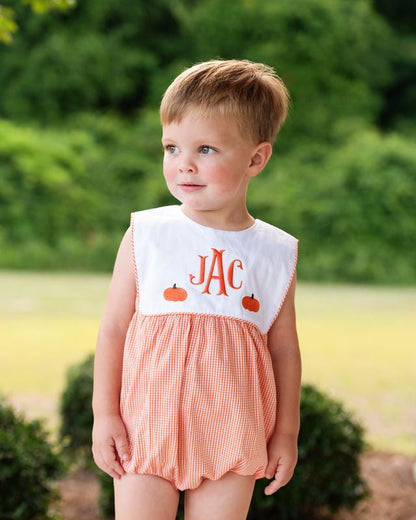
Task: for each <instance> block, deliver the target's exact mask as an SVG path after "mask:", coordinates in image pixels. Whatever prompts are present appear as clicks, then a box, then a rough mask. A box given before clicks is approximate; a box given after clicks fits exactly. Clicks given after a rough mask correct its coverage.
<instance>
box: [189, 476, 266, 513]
mask: <svg viewBox="0 0 416 520" xmlns="http://www.w3.org/2000/svg"><path fill="white" fill-rule="evenodd" d="M255 483H256V480H255V478H254V476H242V475H237V473H234V472H232V471H230V472H228V473H226V474H225V475H224V476H223V477H222V478H220V479H218V480H208V479H206V480H204V481H203V482H202V484H201V485H200V486H199V487H198V488H196V489H187V490H186V491H185V520H245V519H246V518H247V513H248V510H249V507H250V502H251V498H252V496H253V491H254V484H255Z"/></svg>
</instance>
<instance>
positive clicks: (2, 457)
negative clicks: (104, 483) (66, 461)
mask: <svg viewBox="0 0 416 520" xmlns="http://www.w3.org/2000/svg"><path fill="white" fill-rule="evenodd" d="M62 470H63V466H62V463H61V462H60V459H59V457H58V456H57V454H56V453H55V452H54V450H53V447H52V445H51V444H50V443H49V441H48V438H47V433H46V431H45V430H44V428H43V426H42V423H41V422H40V421H28V420H26V419H25V418H24V417H23V416H21V415H19V414H17V413H16V412H15V411H14V409H13V408H12V407H11V406H10V405H8V404H7V403H6V402H5V400H4V399H3V398H0V489H1V499H0V518H1V519H2V520H9V519H10V520H11V519H13V520H46V519H48V518H53V517H52V516H51V514H50V513H49V512H48V509H49V506H50V504H51V501H52V500H53V499H54V498H56V497H57V493H56V491H55V490H54V488H53V485H52V481H53V480H54V479H55V478H57V477H58V476H59V475H60V474H61V472H62Z"/></svg>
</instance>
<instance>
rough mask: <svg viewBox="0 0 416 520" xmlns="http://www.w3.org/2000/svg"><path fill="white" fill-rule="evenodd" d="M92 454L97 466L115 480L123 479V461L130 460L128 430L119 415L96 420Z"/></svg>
mask: <svg viewBox="0 0 416 520" xmlns="http://www.w3.org/2000/svg"><path fill="white" fill-rule="evenodd" d="M92 439H93V443H92V452H93V455H94V461H95V463H96V464H97V466H98V467H99V468H100V469H102V470H103V471H105V473H108V475H110V476H111V477H113V478H121V476H122V475H124V469H123V467H122V465H121V463H120V462H121V461H126V460H128V458H129V445H128V442H127V435H126V429H125V427H124V424H123V421H122V420H121V418H120V416H118V415H111V416H105V417H101V418H98V419H95V420H94V428H93V433H92Z"/></svg>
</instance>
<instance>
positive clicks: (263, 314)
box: [120, 206, 297, 490]
mask: <svg viewBox="0 0 416 520" xmlns="http://www.w3.org/2000/svg"><path fill="white" fill-rule="evenodd" d="M131 229H132V246H133V259H134V264H135V271H136V282H137V298H136V309H135V313H134V315H133V317H132V320H131V323H130V326H129V329H128V332H127V336H126V342H125V347H124V359H123V374H122V389H121V397H120V410H121V416H122V419H123V421H124V423H125V426H126V430H127V434H128V440H129V444H130V459H129V460H127V461H126V462H124V463H123V466H124V470H125V471H126V473H137V474H150V475H157V476H159V477H162V478H164V479H166V480H168V481H170V482H171V483H172V484H173V485H174V487H176V488H177V489H179V490H185V489H194V488H197V487H198V486H199V485H200V484H201V482H202V481H203V480H204V479H211V480H217V479H219V478H221V477H222V476H223V475H224V474H225V473H227V472H229V471H233V472H235V473H238V474H239V475H255V477H256V479H258V478H263V477H264V476H265V469H266V466H267V442H268V440H269V438H270V437H271V435H272V433H273V430H274V425H275V419H276V385H275V380H274V374H273V366H272V362H271V357H270V352H269V350H268V346H267V332H268V330H269V329H270V327H271V325H272V323H273V322H274V320H275V319H276V317H277V315H278V313H279V310H280V308H281V306H282V304H283V302H284V299H285V297H286V294H287V291H288V288H289V286H290V283H291V281H292V278H293V276H294V272H295V266H296V261H297V240H296V239H295V238H294V237H292V236H290V235H288V234H287V233H285V232H284V231H282V230H280V229H278V228H276V227H274V226H271V225H270V224H267V223H265V222H263V221H261V220H256V221H255V223H254V224H253V225H252V226H251V227H250V228H248V229H245V230H242V231H224V230H218V229H214V228H210V227H206V226H202V225H200V224H198V223H197V222H195V221H193V220H191V219H189V218H188V217H187V216H186V215H185V214H184V213H183V212H182V209H181V207H180V206H166V207H163V208H156V209H151V210H145V211H140V212H136V213H133V214H132V217H131Z"/></svg>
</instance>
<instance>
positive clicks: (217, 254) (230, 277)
mask: <svg viewBox="0 0 416 520" xmlns="http://www.w3.org/2000/svg"><path fill="white" fill-rule="evenodd" d="M211 249H212V259H211V267H210V270H209V274H208V277H207V279H206V283H205V264H206V260H207V258H208V256H201V255H198V257H199V258H200V259H201V262H200V266H199V280H198V281H194V280H195V278H196V277H195V276H194V275H193V274H190V275H189V279H190V281H191V283H192V284H194V285H201V284H203V283H205V288H204V290H203V291H202V294H211V293H210V290H209V288H210V285H211V282H212V280H218V282H219V291H218V293H217V295H220V294H224V295H225V296H228V294H227V289H226V281H225V276H224V264H223V253H224V251H225V249H220V250H218V249H215V248H213V247H212V248H211ZM235 268H238V269H243V263H242V262H241V260H239V259H238V258H235V259H234V260H232V261H231V262H230V265H229V266H228V269H227V282H228V285H229V287H230V288H231V289H236V290H238V289H241V287H242V285H243V282H242V281H240V285H238V286H236V285H234V269H235ZM214 272H216V273H217V274H214Z"/></svg>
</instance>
